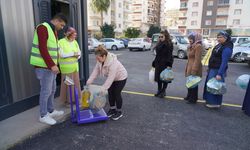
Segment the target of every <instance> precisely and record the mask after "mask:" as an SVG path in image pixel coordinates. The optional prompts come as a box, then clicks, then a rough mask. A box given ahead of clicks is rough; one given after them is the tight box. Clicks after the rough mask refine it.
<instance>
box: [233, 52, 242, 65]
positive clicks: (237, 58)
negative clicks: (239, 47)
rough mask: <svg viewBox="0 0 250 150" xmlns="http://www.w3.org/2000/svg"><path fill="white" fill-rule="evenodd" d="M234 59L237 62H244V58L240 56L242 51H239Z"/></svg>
mask: <svg viewBox="0 0 250 150" xmlns="http://www.w3.org/2000/svg"><path fill="white" fill-rule="evenodd" d="M233 61H234V62H237V63H240V62H242V59H241V58H240V53H237V54H235V55H234V57H233Z"/></svg>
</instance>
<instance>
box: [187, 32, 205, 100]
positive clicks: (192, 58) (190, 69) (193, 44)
mask: <svg viewBox="0 0 250 150" xmlns="http://www.w3.org/2000/svg"><path fill="white" fill-rule="evenodd" d="M188 40H189V43H190V45H189V46H188V61H187V65H186V71H185V76H186V77H188V76H190V75H193V76H199V77H201V76H202V64H201V55H202V37H201V35H200V34H198V33H195V32H192V33H190V34H189V36H188ZM184 99H185V100H187V103H189V104H195V103H196V102H197V100H198V86H196V87H194V88H188V93H187V97H186V98H184Z"/></svg>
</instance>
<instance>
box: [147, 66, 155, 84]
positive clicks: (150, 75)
mask: <svg viewBox="0 0 250 150" xmlns="http://www.w3.org/2000/svg"><path fill="white" fill-rule="evenodd" d="M148 77H149V81H150V82H151V83H154V80H155V68H151V69H150V71H149V73H148Z"/></svg>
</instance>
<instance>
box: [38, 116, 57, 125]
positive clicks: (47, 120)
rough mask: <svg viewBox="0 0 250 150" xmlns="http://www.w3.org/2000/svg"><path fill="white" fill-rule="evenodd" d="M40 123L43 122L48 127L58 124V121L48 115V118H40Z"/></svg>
mask: <svg viewBox="0 0 250 150" xmlns="http://www.w3.org/2000/svg"><path fill="white" fill-rule="evenodd" d="M39 121H40V122H42V123H46V124H48V125H54V124H56V121H55V120H54V119H53V118H51V117H50V116H49V115H48V114H47V115H46V116H44V117H40V118H39Z"/></svg>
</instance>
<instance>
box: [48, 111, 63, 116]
mask: <svg viewBox="0 0 250 150" xmlns="http://www.w3.org/2000/svg"><path fill="white" fill-rule="evenodd" d="M63 114H64V111H58V110H54V111H53V112H52V113H49V116H50V117H58V116H61V115H63Z"/></svg>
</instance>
